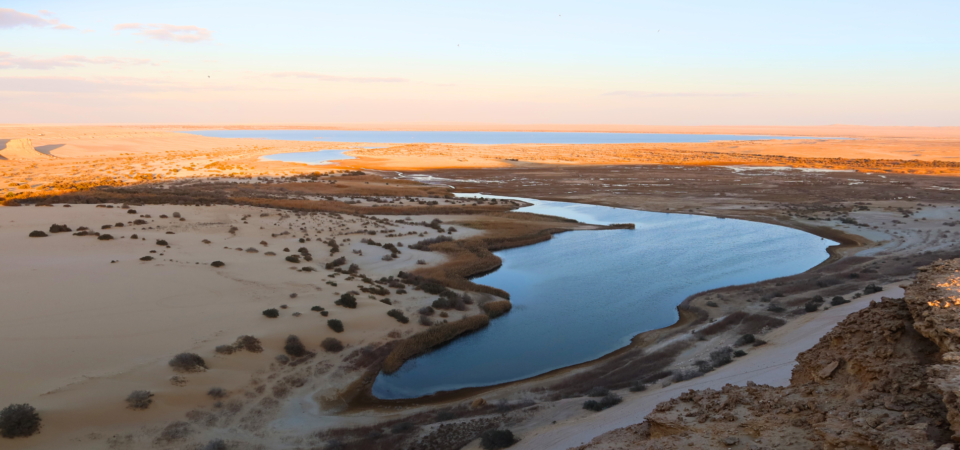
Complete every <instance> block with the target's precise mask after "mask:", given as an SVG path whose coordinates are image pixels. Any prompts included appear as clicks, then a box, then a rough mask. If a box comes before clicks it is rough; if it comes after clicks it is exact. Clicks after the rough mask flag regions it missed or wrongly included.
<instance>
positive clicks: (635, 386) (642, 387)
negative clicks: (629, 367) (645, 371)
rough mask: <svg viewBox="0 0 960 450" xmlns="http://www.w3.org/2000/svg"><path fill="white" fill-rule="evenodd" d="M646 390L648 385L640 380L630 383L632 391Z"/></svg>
mask: <svg viewBox="0 0 960 450" xmlns="http://www.w3.org/2000/svg"><path fill="white" fill-rule="evenodd" d="M645 390H647V385H645V384H643V383H642V382H640V381H634V382H633V384H631V385H630V392H643V391H645Z"/></svg>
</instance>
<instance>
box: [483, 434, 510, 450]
mask: <svg viewBox="0 0 960 450" xmlns="http://www.w3.org/2000/svg"><path fill="white" fill-rule="evenodd" d="M516 442H517V438H516V437H514V436H513V432H512V431H510V430H487V431H484V432H483V434H481V435H480V446H481V447H483V448H484V449H486V450H496V449H500V448H507V447H509V446H511V445H513V444H515V443H516Z"/></svg>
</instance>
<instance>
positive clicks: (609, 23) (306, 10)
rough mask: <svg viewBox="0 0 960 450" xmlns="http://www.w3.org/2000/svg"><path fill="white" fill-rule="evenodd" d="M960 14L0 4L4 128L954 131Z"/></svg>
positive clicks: (890, 5) (678, 2) (515, 3)
mask: <svg viewBox="0 0 960 450" xmlns="http://www.w3.org/2000/svg"><path fill="white" fill-rule="evenodd" d="M957 23H960V2H958V1H956V0H942V1H924V0H912V1H910V2H905V1H902V0H899V1H886V0H872V1H844V0H831V1H820V0H804V1H793V0H782V1H769V0H766V1H746V0H727V1H723V2H719V1H716V0H709V1H691V0H673V1H644V0H633V1H602V0H595V1H590V2H584V1H579V2H572V1H561V0H554V1H520V0H512V1H495V0H485V1H457V2H451V1H398V0H394V1H366V0H352V1H342V0H341V1H293V0H272V1H248V0H231V1H212V0H190V1H183V0H165V1H163V2H131V1H129V0H127V1H113V0H87V1H84V2H78V1H75V0H71V1H65V0H63V1H60V0H54V1H27V0H3V1H0V123H183V124H189V123H204V124H212V123H333V122H337V123H343V122H483V123H508V124H525V123H530V124H543V123H556V124H565V123H568V124H638V125H828V124H856V125H918V126H957V125H960V82H958V80H960V27H958V26H957Z"/></svg>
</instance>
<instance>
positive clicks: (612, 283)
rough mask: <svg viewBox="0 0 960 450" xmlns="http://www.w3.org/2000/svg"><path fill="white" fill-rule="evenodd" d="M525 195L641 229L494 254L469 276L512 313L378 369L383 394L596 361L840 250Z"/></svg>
mask: <svg viewBox="0 0 960 450" xmlns="http://www.w3.org/2000/svg"><path fill="white" fill-rule="evenodd" d="M486 197H488V198H505V197H496V196H486ZM521 200H524V201H527V202H530V203H534V206H531V207H526V208H521V209H520V210H519V211H526V212H534V213H540V214H549V215H554V216H561V217H567V218H571V219H575V220H578V221H581V222H586V223H595V224H611V223H634V224H636V229H635V230H607V231H571V232H566V233H561V234H558V235H556V236H554V238H553V239H551V240H550V241H547V242H543V243H539V244H535V245H531V246H527V247H521V248H515V249H509V250H504V251H500V252H497V253H496V254H497V255H498V256H500V258H502V259H503V266H502V267H501V268H500V269H498V270H497V271H495V272H493V273H491V274H488V275H485V276H483V277H480V278H477V279H475V280H473V281H474V282H476V283H480V284H485V285H489V286H494V287H498V288H501V289H503V290H505V291H507V292H509V293H510V299H511V301H512V302H513V305H514V307H513V310H512V311H511V312H510V313H508V314H506V315H504V316H502V317H500V318H497V319H495V320H493V321H491V323H490V325H489V326H488V327H486V328H484V329H483V330H480V331H478V332H476V333H473V334H471V335H468V336H466V337H463V338H460V339H458V340H456V341H454V342H452V343H450V344H449V345H446V346H444V347H441V348H439V349H437V350H435V351H433V352H431V353H428V354H426V355H423V356H421V357H419V358H416V359H413V360H411V361H408V362H407V363H406V364H404V366H403V367H402V368H401V369H400V370H399V371H397V372H396V373H394V374H392V375H384V374H380V375H379V376H378V377H377V379H376V381H375V382H374V385H373V394H374V395H375V396H376V397H378V398H382V399H398V398H415V397H420V396H424V395H429V394H433V393H436V392H439V391H448V390H454V389H460V388H465V387H474V386H489V385H493V384H499V383H504V382H508V381H515V380H521V379H524V378H529V377H532V376H536V375H539V374H542V373H546V372H549V371H551V370H554V369H558V368H561V367H566V366H570V365H574V364H578V363H581V362H585V361H590V360H593V359H596V358H599V357H600V356H603V355H605V354H607V353H610V352H612V351H614V350H616V349H618V348H620V347H623V346H625V345H627V344H628V343H629V342H630V339H631V338H632V337H633V336H634V335H636V334H638V333H641V332H644V331H648V330H653V329H657V328H663V327H667V326H670V325H672V324H673V323H674V322H676V321H677V319H678V314H677V310H676V306H677V305H678V304H680V302H681V301H683V300H684V299H685V298H687V297H688V296H690V295H692V294H695V293H697V292H702V291H705V290H709V289H714V288H719V287H723V286H730V285H737V284H746V283H753V282H757V281H761V280H767V279H771V278H777V277H782V276H788V275H793V274H797V273H801V272H804V271H806V270H808V269H810V268H812V267H814V266H816V265H817V264H819V263H821V262H823V261H824V260H825V259H827V257H828V254H827V250H826V249H827V247H829V246H831V245H836V242H833V241H830V240H825V239H822V238H820V237H818V236H815V235H812V234H808V233H805V232H802V231H798V230H794V229H792V228H786V227H780V226H776V225H769V224H763V223H756V222H748V221H742V220H733V219H718V218H714V217H706V216H695V215H685V214H666V213H652V212H644V211H634V210H628V209H620V208H610V207H605V206H595V205H583V204H576V203H565V202H548V201H539V200H531V199H521ZM451 317H453V318H456V317H458V316H457V313H456V312H453V313H452V314H451ZM414 322H415V321H414Z"/></svg>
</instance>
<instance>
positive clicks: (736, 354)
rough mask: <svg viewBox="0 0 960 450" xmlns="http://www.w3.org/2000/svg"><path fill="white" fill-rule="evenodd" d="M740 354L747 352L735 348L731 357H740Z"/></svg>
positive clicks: (745, 354) (744, 354) (743, 354)
mask: <svg viewBox="0 0 960 450" xmlns="http://www.w3.org/2000/svg"><path fill="white" fill-rule="evenodd" d="M741 356H747V352H745V351H743V350H737V351H735V352H733V357H734V358H739V357H741Z"/></svg>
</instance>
